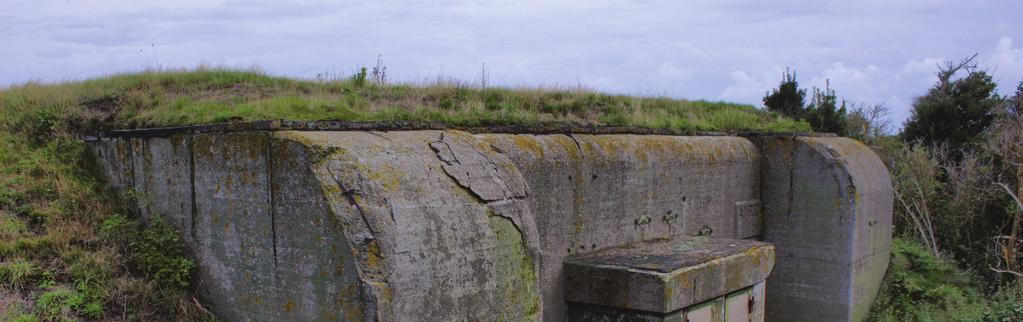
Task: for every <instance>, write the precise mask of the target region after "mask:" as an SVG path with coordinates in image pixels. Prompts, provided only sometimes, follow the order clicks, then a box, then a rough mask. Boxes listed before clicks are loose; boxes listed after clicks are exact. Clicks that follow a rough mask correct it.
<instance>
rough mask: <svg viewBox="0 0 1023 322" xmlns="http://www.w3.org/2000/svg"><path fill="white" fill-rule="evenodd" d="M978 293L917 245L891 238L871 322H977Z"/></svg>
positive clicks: (946, 264) (969, 281)
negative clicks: (889, 256) (886, 262)
mask: <svg viewBox="0 0 1023 322" xmlns="http://www.w3.org/2000/svg"><path fill="white" fill-rule="evenodd" d="M982 296H983V295H982V293H981V292H980V291H979V290H978V288H977V286H976V285H974V284H973V281H972V277H971V276H970V275H968V274H966V273H964V272H962V271H959V270H958V269H957V268H956V267H955V265H953V264H952V263H951V262H949V261H947V260H945V259H942V258H938V257H934V256H932V255H931V254H930V253H929V252H928V251H927V249H926V248H925V247H923V246H921V245H920V244H918V243H916V242H913V241H909V240H905V239H901V238H895V239H893V240H892V254H891V263H890V264H889V266H888V273H887V274H886V275H885V278H884V282H883V284H882V289H881V293H880V296H879V297H878V299H877V301H876V302H875V303H874V307H873V310H872V312H871V318H870V320H871V321H977V320H979V319H980V318H981V314H983V310H984V303H983V302H982Z"/></svg>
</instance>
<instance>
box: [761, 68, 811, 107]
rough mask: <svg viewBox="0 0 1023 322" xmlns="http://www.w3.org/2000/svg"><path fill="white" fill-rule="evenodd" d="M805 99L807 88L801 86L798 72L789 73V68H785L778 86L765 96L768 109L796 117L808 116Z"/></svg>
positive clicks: (765, 104)
mask: <svg viewBox="0 0 1023 322" xmlns="http://www.w3.org/2000/svg"><path fill="white" fill-rule="evenodd" d="M805 101H806V90H805V89H800V88H799V82H797V81H796V72H795V71H792V72H791V73H789V69H788V68H786V69H785V74H784V75H782V79H781V83H780V84H778V88H776V89H773V90H771V92H770V93H768V94H767V95H765V96H764V106H766V107H767V110H768V111H772V112H778V113H781V114H782V115H785V116H788V117H791V118H794V119H803V118H804V117H805V116H806V110H805V109H804V108H803V105H804V102H805Z"/></svg>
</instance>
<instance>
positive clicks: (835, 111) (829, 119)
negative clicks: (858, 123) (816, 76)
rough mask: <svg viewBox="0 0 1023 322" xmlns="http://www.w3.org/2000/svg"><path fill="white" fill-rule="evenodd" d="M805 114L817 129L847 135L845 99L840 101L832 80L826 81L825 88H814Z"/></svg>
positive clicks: (811, 124)
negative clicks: (832, 87)
mask: <svg viewBox="0 0 1023 322" xmlns="http://www.w3.org/2000/svg"><path fill="white" fill-rule="evenodd" d="M805 114H806V119H807V121H809V122H810V126H811V127H813V129H814V130H815V131H819V132H831V133H835V134H838V135H843V136H844V135H846V108H845V100H842V101H841V102H839V99H838V96H837V95H835V90H833V89H831V82H826V83H825V85H824V90H821V89H819V88H814V89H813V98H811V99H810V104H809V105H808V106H807V107H806V112H805Z"/></svg>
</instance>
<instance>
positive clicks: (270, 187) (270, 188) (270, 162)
mask: <svg viewBox="0 0 1023 322" xmlns="http://www.w3.org/2000/svg"><path fill="white" fill-rule="evenodd" d="M273 140H274V138H273V135H268V136H267V141H266V182H267V185H266V189H267V192H268V193H267V196H269V199H270V200H269V204H270V239H271V242H272V244H273V246H272V248H273V256H274V284H275V285H276V284H277V280H278V278H277V214H276V213H275V211H274V171H273V170H274V158H273Z"/></svg>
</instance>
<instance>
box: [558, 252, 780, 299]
mask: <svg viewBox="0 0 1023 322" xmlns="http://www.w3.org/2000/svg"><path fill="white" fill-rule="evenodd" d="M773 267H774V246H771V245H770V244H768V243H764V242H758V241H752V240H742V239H716V238H684V237H681V238H675V239H665V240H659V241H649V242H643V243H636V244H631V245H628V246H623V247H617V248H612V249H607V250H603V251H598V252H595V253H590V254H585V255H578V256H575V257H573V258H571V259H570V260H568V261H566V262H565V275H566V284H565V298H566V300H568V301H569V302H575V303H584V304H592V305H601V306H609V307H615V308H624V309H632V310H642V311H648V312H655V313H670V312H674V311H678V310H681V309H683V308H686V307H689V306H691V305H694V304H697V303H701V302H704V301H707V300H710V299H713V298H716V297H721V296H723V295H725V294H728V293H731V292H735V291H738V290H741V289H743V288H747V287H749V286H752V285H754V284H757V283H759V282H762V281H764V279H766V278H767V275H768V274H770V272H771V269H772V268H773Z"/></svg>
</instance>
